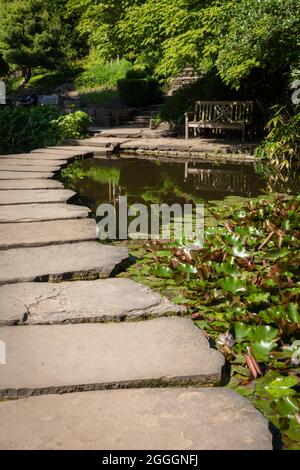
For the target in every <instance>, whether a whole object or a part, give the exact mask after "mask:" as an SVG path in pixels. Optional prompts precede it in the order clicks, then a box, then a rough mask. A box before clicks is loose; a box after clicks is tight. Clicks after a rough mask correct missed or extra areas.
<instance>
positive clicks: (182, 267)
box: [176, 263, 198, 274]
mask: <svg viewBox="0 0 300 470" xmlns="http://www.w3.org/2000/svg"><path fill="white" fill-rule="evenodd" d="M176 270H177V271H179V272H181V273H187V274H197V272H198V271H197V268H196V266H193V265H191V264H188V263H179V264H178V266H177V268H176Z"/></svg>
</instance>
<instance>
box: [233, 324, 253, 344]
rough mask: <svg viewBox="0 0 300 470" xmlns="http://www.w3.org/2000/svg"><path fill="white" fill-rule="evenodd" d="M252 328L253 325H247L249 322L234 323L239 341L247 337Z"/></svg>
mask: <svg viewBox="0 0 300 470" xmlns="http://www.w3.org/2000/svg"><path fill="white" fill-rule="evenodd" d="M250 330H251V326H250V325H247V323H243V322H237V323H235V324H234V331H235V337H236V339H237V340H238V341H240V340H241V339H244V338H247V337H248V335H249V332H250Z"/></svg>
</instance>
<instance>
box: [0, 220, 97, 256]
mask: <svg viewBox="0 0 300 470" xmlns="http://www.w3.org/2000/svg"><path fill="white" fill-rule="evenodd" d="M97 238H98V237H97V234H96V222H95V221H94V220H93V219H75V220H71V219H70V220H53V221H49V222H34V223H33V222H29V223H17V224H13V223H11V224H0V249H1V250H3V249H8V248H24V247H33V246H45V245H54V244H55V245H60V244H63V243H73V242H81V241H91V240H96V239H97Z"/></svg>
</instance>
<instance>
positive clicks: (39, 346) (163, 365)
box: [0, 317, 224, 398]
mask: <svg viewBox="0 0 300 470" xmlns="http://www.w3.org/2000/svg"><path fill="white" fill-rule="evenodd" d="M0 334H1V339H2V341H4V342H5V344H6V362H7V363H6V365H5V367H1V369H0V396H2V397H10V398H13V397H24V396H30V395H40V394H46V393H67V392H76V391H88V390H100V389H108V388H133V387H142V386H149V387H157V386H169V385H174V386H178V385H204V384H206V385H208V384H214V383H217V382H219V381H220V378H221V370H222V367H223V365H224V357H223V355H222V354H220V353H219V352H218V351H216V350H214V349H211V348H210V347H209V343H208V341H207V339H206V337H205V335H204V333H203V332H202V331H201V330H200V329H199V328H197V327H196V326H195V325H194V323H193V322H192V320H190V319H185V318H176V317H172V318H158V319H155V320H149V321H145V322H128V323H127V322H125V323H124V322H123V323H119V324H116V323H107V324H80V325H59V326H56V325H51V326H30V327H28V326H8V327H6V326H3V327H2V328H1V330H0Z"/></svg>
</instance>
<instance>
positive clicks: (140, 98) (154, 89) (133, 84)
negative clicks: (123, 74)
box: [118, 77, 162, 106]
mask: <svg viewBox="0 0 300 470" xmlns="http://www.w3.org/2000/svg"><path fill="white" fill-rule="evenodd" d="M118 92H119V95H120V98H121V100H122V101H123V103H124V104H126V105H127V106H147V105H148V104H151V103H156V102H158V101H159V100H160V99H161V97H162V91H161V89H160V86H159V82H158V80H156V79H155V78H151V77H147V78H139V79H136V78H124V79H122V80H119V81H118Z"/></svg>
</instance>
